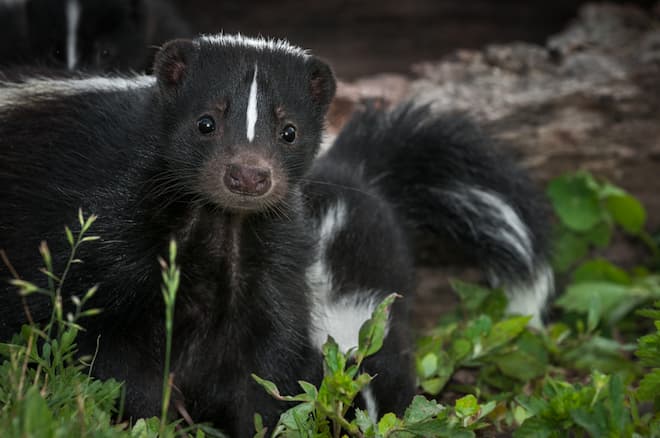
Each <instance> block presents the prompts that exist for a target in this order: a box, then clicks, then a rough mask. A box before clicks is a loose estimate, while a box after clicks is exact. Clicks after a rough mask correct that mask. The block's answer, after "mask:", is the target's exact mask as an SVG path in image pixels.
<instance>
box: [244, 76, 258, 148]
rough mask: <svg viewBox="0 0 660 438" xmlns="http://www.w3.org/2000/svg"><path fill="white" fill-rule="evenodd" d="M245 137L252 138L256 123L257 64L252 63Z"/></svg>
mask: <svg viewBox="0 0 660 438" xmlns="http://www.w3.org/2000/svg"><path fill="white" fill-rule="evenodd" d="M246 120H247V139H248V141H249V142H252V140H254V127H255V125H256V124H257V64H254V76H252V85H250V98H249V100H248V106H247V115H246Z"/></svg>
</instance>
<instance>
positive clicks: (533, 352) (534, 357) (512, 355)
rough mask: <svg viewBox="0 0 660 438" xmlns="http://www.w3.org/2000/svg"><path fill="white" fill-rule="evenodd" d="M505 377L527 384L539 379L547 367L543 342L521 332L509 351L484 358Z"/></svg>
mask: <svg viewBox="0 0 660 438" xmlns="http://www.w3.org/2000/svg"><path fill="white" fill-rule="evenodd" d="M486 359H487V360H488V361H489V362H492V363H494V364H495V365H496V366H497V368H498V369H499V370H500V371H501V372H502V373H503V374H504V375H506V376H508V377H511V378H513V379H516V380H519V381H522V382H527V381H529V380H532V379H534V378H536V377H540V376H542V375H543V374H545V372H546V368H547V366H548V352H547V350H546V349H545V345H544V344H543V341H542V340H541V339H540V338H538V337H537V336H535V335H533V334H531V333H530V332H527V331H526V332H523V333H522V334H521V335H520V337H519V338H518V339H517V340H516V342H515V348H514V349H512V350H511V351H507V352H503V353H500V354H498V355H492V356H488V357H486Z"/></svg>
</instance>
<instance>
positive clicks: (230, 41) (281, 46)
mask: <svg viewBox="0 0 660 438" xmlns="http://www.w3.org/2000/svg"><path fill="white" fill-rule="evenodd" d="M198 41H203V42H207V43H210V44H218V45H220V46H224V47H245V48H253V49H258V50H269V51H274V52H282V53H284V54H287V55H293V56H299V57H301V58H305V59H306V58H309V57H310V54H309V53H308V52H307V50H305V49H301V48H300V47H297V46H294V45H292V44H290V43H289V42H288V41H286V40H276V39H272V38H271V39H266V38H262V37H259V38H250V37H246V36H243V35H241V34H240V33H239V34H236V35H225V34H222V33H221V34H218V35H202V36H201V37H200V38H199V40H198Z"/></svg>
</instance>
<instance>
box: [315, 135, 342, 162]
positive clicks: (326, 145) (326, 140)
mask: <svg viewBox="0 0 660 438" xmlns="http://www.w3.org/2000/svg"><path fill="white" fill-rule="evenodd" d="M336 139H337V135H336V134H330V133H328V132H324V133H323V137H322V138H321V145H320V147H319V151H318V153H317V154H316V157H317V158H318V157H321V156H323V155H325V154H326V153H327V152H328V151H329V150H330V149H331V148H332V145H333V144H334V143H335V140H336Z"/></svg>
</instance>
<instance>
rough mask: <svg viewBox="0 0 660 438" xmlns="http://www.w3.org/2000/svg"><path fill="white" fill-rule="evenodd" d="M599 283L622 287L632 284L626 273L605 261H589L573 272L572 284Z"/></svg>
mask: <svg viewBox="0 0 660 438" xmlns="http://www.w3.org/2000/svg"><path fill="white" fill-rule="evenodd" d="M599 281H604V282H612V283H617V284H624V285H629V284H631V283H632V280H631V278H630V276H629V275H628V274H627V273H626V271H624V270H623V269H621V268H619V267H617V266H615V265H614V264H612V263H610V262H608V261H607V260H605V259H594V260H589V261H587V262H585V263H583V264H581V265H580V266H579V267H578V268H577V269H576V270H575V272H573V283H586V282H599Z"/></svg>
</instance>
